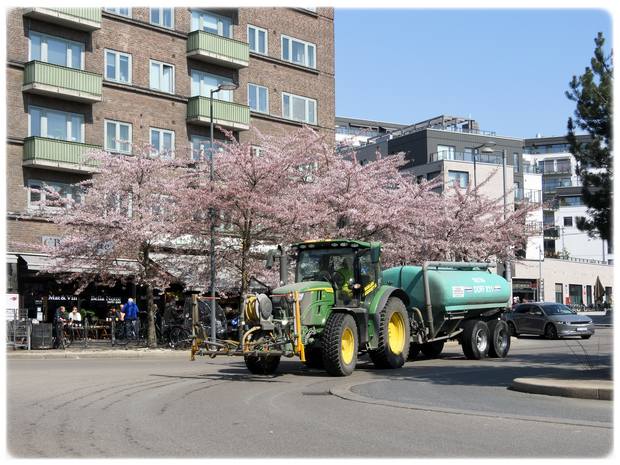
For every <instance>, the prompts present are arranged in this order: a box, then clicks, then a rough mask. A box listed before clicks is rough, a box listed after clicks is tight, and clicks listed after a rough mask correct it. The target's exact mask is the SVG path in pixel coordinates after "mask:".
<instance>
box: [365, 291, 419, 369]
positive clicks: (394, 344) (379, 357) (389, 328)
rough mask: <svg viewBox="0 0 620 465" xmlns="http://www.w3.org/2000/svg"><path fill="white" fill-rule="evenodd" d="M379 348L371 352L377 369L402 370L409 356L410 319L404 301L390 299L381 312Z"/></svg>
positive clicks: (371, 357)
mask: <svg viewBox="0 0 620 465" xmlns="http://www.w3.org/2000/svg"><path fill="white" fill-rule="evenodd" d="M378 336H379V346H378V347H377V349H375V350H372V351H370V352H369V355H370V359H371V360H372V362H373V363H374V364H375V367H377V368H400V367H402V366H403V365H404V364H405V362H406V361H407V357H408V356H409V317H408V316H407V310H406V308H405V304H404V303H403V301H402V300H400V299H398V298H396V297H390V298H389V299H388V301H387V303H386V304H385V306H384V307H383V308H382V309H381V311H380V312H379V328H378Z"/></svg>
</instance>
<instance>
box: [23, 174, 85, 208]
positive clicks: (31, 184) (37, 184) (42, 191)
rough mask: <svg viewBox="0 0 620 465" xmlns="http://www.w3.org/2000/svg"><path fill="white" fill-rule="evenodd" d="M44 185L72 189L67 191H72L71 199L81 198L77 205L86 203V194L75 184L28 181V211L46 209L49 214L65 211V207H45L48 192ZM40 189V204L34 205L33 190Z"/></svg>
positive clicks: (38, 180) (37, 180)
mask: <svg viewBox="0 0 620 465" xmlns="http://www.w3.org/2000/svg"><path fill="white" fill-rule="evenodd" d="M44 185H47V186H49V187H55V186H56V187H64V188H70V189H67V190H71V193H70V194H69V196H70V198H71V199H74V196H75V195H76V192H77V195H78V196H79V197H80V200H79V201H78V202H77V203H82V202H84V194H85V193H84V192H79V188H78V186H76V185H75V184H67V183H65V182H54V181H42V180H40V179H28V182H27V189H28V201H27V209H28V210H34V209H40V208H42V209H44V210H46V211H49V212H57V211H61V210H63V207H59V206H53V205H45V202H46V194H47V193H46V191H45V188H44ZM36 187H38V188H39V189H38V190H39V196H40V197H41V198H40V200H39V202H38V203H33V202H32V199H31V196H32V193H33V192H32V189H33V188H36Z"/></svg>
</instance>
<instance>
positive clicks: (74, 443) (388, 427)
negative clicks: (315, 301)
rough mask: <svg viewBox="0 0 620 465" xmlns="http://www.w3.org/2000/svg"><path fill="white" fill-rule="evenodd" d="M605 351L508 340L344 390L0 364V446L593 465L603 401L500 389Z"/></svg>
mask: <svg viewBox="0 0 620 465" xmlns="http://www.w3.org/2000/svg"><path fill="white" fill-rule="evenodd" d="M611 343H612V333H611V329H598V330H597V334H596V335H595V336H594V337H593V338H592V339H591V340H589V341H581V340H576V339H572V340H570V341H566V340H561V341H545V340H542V339H540V338H534V337H532V338H520V339H518V340H514V339H513V348H512V350H511V354H510V357H509V358H508V359H505V360H495V361H493V360H486V361H480V362H474V361H467V360H465V359H464V358H463V356H462V354H461V352H460V347H459V346H457V345H449V346H447V347H446V350H445V351H444V354H442V358H441V359H435V360H423V359H422V360H417V361H415V362H409V363H407V364H406V365H405V367H403V368H402V369H400V370H391V371H378V370H375V369H374V368H373V367H372V364H370V363H369V362H367V361H365V360H362V361H360V363H359V364H358V369H357V370H356V372H355V373H354V374H353V375H352V376H350V377H347V378H330V377H327V376H325V374H324V373H323V372H321V371H319V370H310V369H306V368H304V367H302V366H301V364H300V363H299V362H296V361H284V362H283V363H282V364H281V369H280V371H279V374H278V375H277V376H273V377H257V376H253V375H251V374H249V372H248V371H247V370H246V369H245V366H244V365H243V362H242V361H240V360H238V359H230V358H216V359H213V360H211V359H202V358H201V359H198V360H197V361H195V362H190V361H188V360H187V358H185V357H180V356H178V355H171V356H163V357H159V358H156V359H61V360H33V359H30V360H25V359H24V360H9V361H8V362H7V377H8V382H7V396H8V402H7V444H8V448H9V452H10V453H11V454H12V455H13V456H16V457H70V458H89V457H91V458H100V457H268V456H269V457H365V458H368V457H386V458H387V457H408V458H421V457H602V456H605V455H607V454H608V453H610V451H611V447H612V436H613V430H612V425H611V422H612V405H613V403H612V402H609V401H600V400H584V399H571V398H560V397H551V396H542V395H534V394H526V393H520V392H516V391H511V390H509V389H508V386H509V384H510V382H511V381H512V379H513V378H515V377H520V376H536V375H541V376H552V375H555V376H570V375H571V373H572V374H573V375H574V374H575V373H590V372H591V371H590V369H591V368H596V369H600V368H604V367H609V366H610V360H611V359H610V357H611V351H612V347H611ZM584 354H586V355H584ZM338 391H341V392H349V393H351V394H352V396H353V397H357V400H351V399H347V398H343V397H339V396H337V395H333V394H332V392H336V393H337V392H338ZM390 402H391V404H390ZM394 402H398V404H395V403H394ZM386 404H390V405H386Z"/></svg>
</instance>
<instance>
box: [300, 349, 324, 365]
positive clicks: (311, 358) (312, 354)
mask: <svg viewBox="0 0 620 465" xmlns="http://www.w3.org/2000/svg"><path fill="white" fill-rule="evenodd" d="M304 365H306V366H307V367H308V368H323V353H322V351H321V349H320V348H319V347H312V348H310V350H306V361H305V362H304Z"/></svg>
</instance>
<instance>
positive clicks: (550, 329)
mask: <svg viewBox="0 0 620 465" xmlns="http://www.w3.org/2000/svg"><path fill="white" fill-rule="evenodd" d="M545 337H546V338H547V339H557V338H558V330H557V329H556V327H555V325H554V324H553V323H548V324H547V326H545Z"/></svg>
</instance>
